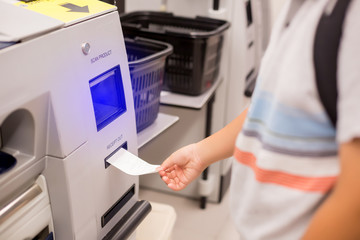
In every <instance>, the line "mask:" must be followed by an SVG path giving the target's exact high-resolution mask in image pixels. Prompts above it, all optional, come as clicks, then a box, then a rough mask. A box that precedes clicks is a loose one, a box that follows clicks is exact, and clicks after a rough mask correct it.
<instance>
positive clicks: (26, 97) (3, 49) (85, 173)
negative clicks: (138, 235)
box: [0, 0, 151, 240]
mask: <svg viewBox="0 0 360 240" xmlns="http://www.w3.org/2000/svg"><path fill="white" fill-rule="evenodd" d="M0 33H1V34H0V68H1V77H0V78H1V87H0V151H1V153H0V154H1V155H0V163H1V172H0V193H1V194H0V239H57V240H62V239H65V240H68V239H86V240H87V239H127V238H128V237H130V238H131V239H132V238H134V235H133V234H132V233H133V231H134V230H135V229H136V226H137V225H138V224H139V223H140V222H141V221H142V220H143V219H144V217H145V216H146V215H147V214H148V212H149V211H150V210H151V206H150V204H149V203H148V202H147V201H138V177H135V176H130V175H127V174H125V173H122V172H121V171H119V170H117V169H115V168H114V167H112V166H110V167H109V165H108V164H107V160H108V159H111V158H114V157H117V153H118V150H119V149H121V148H125V149H127V150H128V151H129V152H132V153H133V154H135V155H136V154H137V136H136V126H135V113H134V107H133V100H132V98H133V96H132V89H131V82H130V76H129V70H128V63H127V57H126V51H125V46H124V40H123V35H122V31H121V26H120V21H119V16H118V13H117V11H116V8H115V7H114V6H112V5H108V4H105V3H103V2H99V1H94V0H93V1H80V0H79V1H68V2H67V3H64V2H63V1H32V2H28V3H25V2H18V1H10V0H2V1H0Z"/></svg>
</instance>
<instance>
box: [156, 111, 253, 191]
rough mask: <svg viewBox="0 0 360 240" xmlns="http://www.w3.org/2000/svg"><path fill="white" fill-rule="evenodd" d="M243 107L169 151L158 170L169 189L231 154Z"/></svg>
mask: <svg viewBox="0 0 360 240" xmlns="http://www.w3.org/2000/svg"><path fill="white" fill-rule="evenodd" d="M246 115H247V109H246V110H245V111H244V112H243V113H242V114H240V115H239V116H238V117H237V118H236V119H234V120H233V121H232V122H231V123H229V124H228V125H226V126H225V127H224V128H223V129H221V130H220V131H218V132H216V133H214V134H213V135H211V136H209V137H208V138H205V139H204V140H202V141H200V142H198V143H196V144H191V145H188V146H185V147H183V148H181V149H179V150H178V151H176V152H174V153H173V154H171V155H170V156H169V157H168V158H167V159H166V160H165V161H164V162H163V163H162V164H161V167H159V169H158V171H159V174H160V176H161V177H162V179H163V181H164V182H165V183H166V184H167V185H168V187H169V188H171V189H173V190H175V191H178V190H181V189H183V188H185V187H186V186H187V185H188V184H189V183H190V182H192V181H193V180H194V179H196V178H197V177H198V176H199V175H200V174H201V173H202V171H203V170H204V169H205V168H206V167H207V166H209V165H210V164H212V163H214V162H216V161H219V160H222V159H225V158H227V157H230V156H232V154H233V153H234V147H235V141H236V137H237V135H238V133H239V132H240V130H241V128H242V125H243V123H244V120H245V117H246Z"/></svg>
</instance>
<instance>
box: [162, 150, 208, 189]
mask: <svg viewBox="0 0 360 240" xmlns="http://www.w3.org/2000/svg"><path fill="white" fill-rule="evenodd" d="M205 168H206V166H204V164H202V163H201V160H200V159H199V157H198V154H197V152H196V144H191V145H188V146H185V147H183V148H181V149H179V150H177V151H176V152H174V153H173V154H171V155H170V157H168V158H167V159H166V160H165V161H164V162H163V163H162V164H161V166H160V167H159V168H158V171H159V174H160V176H161V177H162V180H163V181H164V182H165V183H166V184H167V185H168V187H169V188H171V189H172V190H174V191H179V190H182V189H184V188H185V187H186V186H187V185H189V183H191V182H192V181H193V180H194V179H196V178H197V177H198V176H199V175H200V174H201V173H202V171H203V170H204V169H205Z"/></svg>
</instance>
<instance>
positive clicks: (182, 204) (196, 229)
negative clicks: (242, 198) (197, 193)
mask: <svg viewBox="0 0 360 240" xmlns="http://www.w3.org/2000/svg"><path fill="white" fill-rule="evenodd" d="M139 199H145V200H148V201H151V202H156V203H162V204H167V205H170V206H173V207H174V208H175V211H176V222H175V225H174V228H173V232H172V238H171V240H184V239H186V240H202V239H206V240H235V239H236V240H239V237H238V234H237V232H236V230H235V228H234V225H233V222H232V220H231V217H230V211H229V205H228V201H229V193H227V194H226V195H225V197H224V198H223V200H222V202H221V203H207V206H206V209H200V207H199V202H198V201H196V200H193V199H188V198H185V197H181V196H176V195H172V194H168V193H162V192H158V191H154V190H148V189H143V188H140V191H139ZM149 240H155V239H149Z"/></svg>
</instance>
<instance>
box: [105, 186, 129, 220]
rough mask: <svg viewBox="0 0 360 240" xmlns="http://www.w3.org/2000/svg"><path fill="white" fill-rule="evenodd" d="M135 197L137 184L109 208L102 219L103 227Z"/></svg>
mask: <svg viewBox="0 0 360 240" xmlns="http://www.w3.org/2000/svg"><path fill="white" fill-rule="evenodd" d="M134 195H135V184H133V185H132V186H131V188H130V189H129V190H128V191H127V192H126V193H125V194H124V195H123V196H122V197H121V198H120V199H119V200H118V201H116V203H114V205H112V206H111V208H109V209H108V210H107V211H106V213H104V215H102V217H101V227H104V226H105V225H106V224H107V223H108V222H110V220H111V219H112V218H113V217H114V216H115V215H116V214H117V213H118V212H119V211H120V209H121V208H122V207H123V206H124V205H125V204H126V203H127V202H128V201H129V200H130V199H131V198H132V197H133V196H134Z"/></svg>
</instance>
